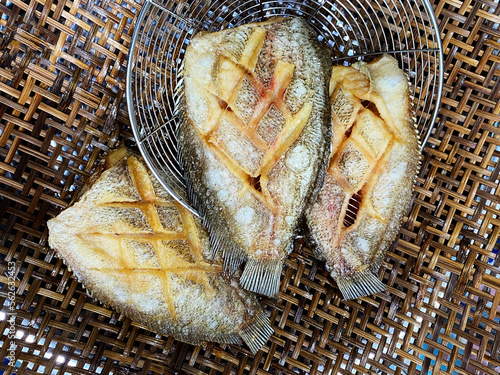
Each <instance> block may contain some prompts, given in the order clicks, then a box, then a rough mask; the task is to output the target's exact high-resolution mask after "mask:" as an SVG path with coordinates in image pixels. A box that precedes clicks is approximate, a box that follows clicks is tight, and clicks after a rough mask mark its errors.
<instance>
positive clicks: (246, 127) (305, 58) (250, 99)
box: [179, 18, 331, 296]
mask: <svg viewBox="0 0 500 375" xmlns="http://www.w3.org/2000/svg"><path fill="white" fill-rule="evenodd" d="M184 64H185V65H184V92H183V95H184V110H183V121H182V124H181V126H180V127H179V144H180V155H181V159H182V160H181V163H182V165H183V167H184V170H185V175H186V180H187V184H188V194H189V196H190V197H191V200H192V202H193V204H194V206H195V207H197V209H198V210H199V212H200V215H201V216H202V217H203V219H204V224H205V225H206V226H207V227H208V228H209V231H210V235H211V237H210V241H211V244H212V246H213V248H214V251H218V250H219V249H222V250H223V257H224V266H225V270H226V271H229V273H232V272H234V271H235V270H236V269H237V268H238V267H239V266H240V265H241V264H242V263H243V262H244V261H246V264H245V268H244V270H243V274H242V277H241V284H242V286H243V287H244V288H246V289H248V290H251V291H254V292H257V293H260V294H264V295H268V296H276V295H277V294H278V289H279V278H280V275H281V270H282V268H283V264H284V261H285V258H286V256H287V255H288V254H289V252H290V251H291V249H292V246H291V245H292V241H293V238H294V236H295V232H296V228H297V225H298V221H299V219H300V218H301V216H302V215H303V210H304V207H305V204H306V201H307V200H308V199H311V200H314V198H315V194H317V192H318V191H319V187H320V186H321V183H322V179H323V177H324V174H325V170H326V167H327V164H326V162H327V161H328V154H329V151H330V150H329V140H330V135H331V133H330V126H329V118H330V106H329V96H328V82H329V78H330V72H331V62H330V57H329V56H328V54H327V52H326V51H325V50H324V49H323V48H321V46H320V45H319V43H318V41H317V36H316V34H315V33H314V31H313V30H312V29H311V28H310V27H309V26H308V24H307V22H306V21H305V20H303V19H300V18H285V19H283V18H278V19H271V20H269V21H266V22H262V23H256V24H247V25H244V26H240V27H237V28H234V29H229V30H225V31H221V32H217V33H200V34H198V35H197V36H196V37H195V38H193V40H192V41H191V43H190V45H189V47H188V48H187V50H186V56H185V60H184Z"/></svg>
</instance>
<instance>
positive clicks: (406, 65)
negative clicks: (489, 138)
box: [127, 0, 443, 212]
mask: <svg viewBox="0 0 500 375" xmlns="http://www.w3.org/2000/svg"><path fill="white" fill-rule="evenodd" d="M273 16H289V17H296V16H300V17H304V18H306V19H307V20H308V21H309V23H310V25H311V26H312V27H313V28H314V29H315V30H316V31H317V33H318V39H319V40H320V42H321V43H323V44H324V46H325V48H328V49H329V50H330V51H331V54H332V61H333V63H334V64H345V65H347V64H351V63H354V62H355V61H357V60H371V59H373V58H375V57H376V56H377V55H380V54H381V53H385V52H387V53H391V54H393V55H394V56H395V57H396V58H397V59H398V61H399V64H400V67H401V68H402V69H403V70H404V71H405V72H406V73H407V74H408V77H409V79H410V82H411V84H412V91H413V95H414V97H415V104H416V115H417V122H418V128H419V132H420V137H421V140H422V144H425V143H426V141H427V138H428V137H429V135H430V133H431V130H432V125H433V124H434V121H435V119H436V115H437V111H438V107H439V104H440V100H441V89H442V84H443V56H442V48H441V39H440V36H439V31H438V27H437V22H436V18H435V16H434V12H433V9H432V7H431V5H430V4H429V2H428V1H427V0H418V1H404V0H403V1H394V0H336V1H330V0H312V1H298V0H297V1H293V0H292V1H284V0H283V1H267V0H247V1H234V0H229V1H203V0H185V1H183V0H180V1H173V0H166V1H163V2H161V1H160V0H155V1H151V0H146V2H145V3H144V5H143V8H142V10H141V13H140V15H139V18H138V20H137V24H136V27H135V31H134V35H133V37H132V43H131V46H130V55H129V60H128V67H127V104H128V110H129V114H130V119H131V122H132V129H133V131H134V135H135V138H136V140H137V143H138V146H139V149H140V151H141V153H142V155H143V157H144V159H145V161H146V163H147V164H148V166H149V167H150V168H151V170H152V171H153V173H154V174H155V175H156V177H157V178H158V179H159V180H160V182H161V183H162V185H164V187H165V188H166V189H167V190H168V191H169V192H170V193H171V194H172V195H173V196H174V197H175V198H176V199H177V200H178V201H180V202H181V203H182V204H183V205H184V206H186V207H187V208H189V209H190V210H191V211H193V212H196V211H195V210H194V209H193V208H192V207H191V206H190V204H189V202H188V200H187V197H186V193H185V184H184V179H183V174H182V170H181V168H180V167H179V162H178V142H177V138H176V128H177V125H178V123H179V94H178V91H177V89H178V87H179V85H180V83H181V80H182V75H181V74H180V72H181V69H182V65H183V59H184V52H185V51H186V48H187V46H188V44H189V41H190V40H191V39H192V38H193V36H194V35H195V34H196V33H197V32H198V31H202V30H207V31H218V30H221V29H225V28H230V27H235V26H239V25H242V24H245V23H250V22H258V21H262V20H264V19H266V18H269V17H273Z"/></svg>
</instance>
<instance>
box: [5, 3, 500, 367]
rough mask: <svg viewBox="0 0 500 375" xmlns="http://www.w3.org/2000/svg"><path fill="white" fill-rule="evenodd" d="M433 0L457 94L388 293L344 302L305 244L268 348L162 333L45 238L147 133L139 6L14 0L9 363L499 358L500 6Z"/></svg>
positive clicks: (385, 273)
mask: <svg viewBox="0 0 500 375" xmlns="http://www.w3.org/2000/svg"><path fill="white" fill-rule="evenodd" d="M194 2H197V3H198V2H200V1H199V0H195V1H194ZM178 3H179V6H183V5H185V4H186V3H187V1H186V0H178ZM434 7H435V12H436V15H437V17H438V23H439V26H440V30H441V32H442V37H443V47H444V52H445V86H444V95H443V105H442V108H441V110H440V115H439V117H438V120H437V123H436V128H435V131H434V133H433V135H432V136H431V138H430V140H429V143H428V147H426V149H425V153H424V159H423V168H422V170H421V173H420V176H419V179H418V187H417V189H416V193H415V195H414V199H413V203H412V208H411V210H410V211H409V215H408V218H407V220H406V223H405V225H404V228H402V230H401V235H400V240H399V242H398V243H397V245H395V246H393V248H392V249H391V250H390V251H389V253H388V256H387V258H386V261H385V263H384V265H383V267H382V268H381V271H380V273H381V276H382V277H383V278H384V281H385V282H386V283H387V284H388V285H389V290H388V292H386V293H384V294H380V295H377V296H374V297H370V298H364V299H363V300H359V301H350V302H343V301H342V300H341V299H340V297H339V295H338V294H337V289H336V288H335V287H334V286H332V280H331V278H330V277H328V276H327V272H326V270H325V268H324V265H323V264H322V263H321V262H318V261H316V260H315V259H314V257H313V256H312V254H311V252H310V250H308V249H307V247H305V246H302V244H300V243H297V246H296V249H295V251H294V253H292V256H291V257H290V260H289V261H288V263H287V265H288V267H287V268H286V269H285V270H284V273H283V280H282V284H281V293H280V296H279V298H278V299H277V300H274V301H271V300H266V301H265V303H266V304H267V306H268V308H269V311H270V312H271V321H272V322H273V326H274V329H275V332H276V333H275V335H274V336H273V337H272V338H271V340H270V341H269V342H268V344H267V346H266V347H264V348H263V350H262V351H261V352H259V353H258V354H257V355H256V356H252V355H251V354H250V353H249V351H248V350H247V349H245V348H240V347H237V346H219V345H215V344H208V345H206V346H203V347H193V346H190V345H186V344H182V343H178V342H177V341H175V340H173V339H172V338H168V337H165V336H159V335H156V334H155V333H152V332H149V331H147V330H146V329H144V327H142V326H141V325H140V324H139V323H137V322H132V321H130V320H129V319H127V318H124V317H123V316H121V315H119V314H117V313H116V312H114V311H113V310H112V309H110V308H109V307H108V306H103V305H101V304H99V303H98V302H96V301H93V300H92V299H91V298H90V297H88V296H87V294H86V293H85V291H84V290H83V289H82V286H81V285H80V284H79V283H78V282H76V281H75V280H74V278H73V277H72V274H71V272H69V271H68V270H67V268H66V267H65V266H64V265H63V263H62V261H61V260H60V259H59V258H57V257H56V256H55V254H54V252H53V251H52V250H50V249H49V248H48V247H47V235H48V233H47V228H46V220H47V219H49V218H50V217H52V216H54V215H56V214H57V213H58V212H59V210H61V209H62V208H64V207H65V206H66V205H67V204H68V203H69V201H70V200H71V199H72V197H74V196H75V195H76V193H77V191H78V189H80V188H81V187H82V186H83V183H84V182H85V180H86V179H87V177H88V176H89V174H90V173H91V172H92V170H93V169H94V168H95V167H96V165H97V163H98V161H99V160H100V159H101V158H102V156H103V155H104V154H105V153H106V152H107V151H108V150H109V149H110V148H111V147H114V146H115V145H117V144H118V143H120V142H124V141H125V140H126V139H131V138H132V136H131V133H130V132H129V121H128V117H127V112H126V108H125V101H124V100H123V96H124V92H125V82H124V80H125V71H126V66H125V65H126V56H127V53H128V47H129V44H130V39H131V35H132V32H133V28H134V22H135V19H136V17H137V15H138V12H139V10H140V8H141V4H140V3H138V2H134V1H132V0H120V1H117V0H103V1H94V0H87V1H85V0H75V1H64V0H60V1H58V0H38V1H35V0H33V1H29V0H24V1H21V0H9V1H7V0H0V12H1V13H2V18H1V19H0V37H1V41H0V118H1V120H0V132H1V134H0V213H1V214H0V220H1V221H0V254H1V255H0V303H1V304H2V310H1V311H2V312H1V313H0V335H1V336H0V342H1V348H0V359H3V358H5V357H7V356H8V355H9V352H8V348H9V346H10V340H9V339H8V333H7V331H8V329H9V328H10V327H11V326H10V318H11V317H12V316H14V317H15V328H16V330H17V332H18V337H16V338H15V339H14V340H13V341H14V343H16V344H17V345H18V347H17V349H16V351H15V357H16V358H17V362H16V366H15V367H9V366H8V364H6V363H4V364H1V365H0V374H1V373H2V371H4V373H5V374H10V373H12V372H17V373H19V374H21V373H22V374H34V373H45V374H65V373H70V374H95V373H102V374H110V373H113V374H135V373H137V374H146V373H148V372H150V373H157V374H169V373H175V372H176V371H177V372H180V373H191V374H215V373H224V374H230V373H233V374H266V373H284V374H289V373H297V372H299V373H311V374H314V373H323V374H330V373H332V374H338V373H341V374H351V373H358V374H375V373H384V374H428V373H434V374H439V373H450V374H451V373H456V374H496V373H498V372H499V371H500V358H499V357H500V333H499V332H500V310H499V305H500V292H498V293H497V292H496V291H497V290H498V291H500V278H499V277H500V256H498V248H499V244H498V243H497V241H498V238H499V234H500V219H499V217H498V215H499V214H500V191H499V189H498V184H499V173H500V160H499V157H500V130H499V127H498V122H499V120H500V101H499V99H500V78H499V76H500V69H499V63H500V57H499V55H498V53H499V49H500V42H499V40H500V32H499V31H498V27H499V23H500V16H499V14H500V5H499V4H498V2H495V1H490V0H480V1H470V0H463V1H462V0H441V1H439V0H435V1H434ZM9 262H14V263H15V270H14V272H13V273H14V275H15V280H16V281H15V290H16V300H15V307H16V308H15V310H14V311H10V310H9V306H8V305H9V302H10V301H9V300H8V299H7V297H8V291H9V270H8V265H9ZM11 264H12V263H11ZM21 333H22V337H21Z"/></svg>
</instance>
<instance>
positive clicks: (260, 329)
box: [240, 312, 274, 354]
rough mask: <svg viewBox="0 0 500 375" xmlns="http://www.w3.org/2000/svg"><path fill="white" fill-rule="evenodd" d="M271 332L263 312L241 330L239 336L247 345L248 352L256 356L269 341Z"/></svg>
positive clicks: (268, 321)
mask: <svg viewBox="0 0 500 375" xmlns="http://www.w3.org/2000/svg"><path fill="white" fill-rule="evenodd" d="M273 332H274V330H273V328H272V327H271V321H270V320H269V317H268V316H267V315H266V314H265V313H264V312H261V313H259V314H257V315H256V316H255V319H254V320H253V321H252V322H251V323H250V324H249V325H248V326H247V327H245V328H244V329H242V331H241V332H240V336H241V338H242V339H243V341H245V343H246V344H247V345H248V347H249V348H250V351H251V352H252V353H253V354H256V353H257V352H258V351H259V349H260V348H262V346H263V345H264V344H265V343H266V342H267V340H269V337H271V335H272V334H273Z"/></svg>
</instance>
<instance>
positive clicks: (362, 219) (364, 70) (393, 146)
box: [306, 55, 420, 299]
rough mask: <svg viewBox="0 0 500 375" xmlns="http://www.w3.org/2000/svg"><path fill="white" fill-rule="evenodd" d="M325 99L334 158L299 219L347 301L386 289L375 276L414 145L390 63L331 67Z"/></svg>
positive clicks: (405, 91)
mask: <svg viewBox="0 0 500 375" xmlns="http://www.w3.org/2000/svg"><path fill="white" fill-rule="evenodd" d="M330 95H331V109H332V128H333V134H334V135H333V138H332V150H333V153H332V156H331V158H330V166H329V168H328V173H327V175H326V177H325V180H324V185H323V187H322V189H321V191H320V193H319V196H318V199H317V201H316V202H315V203H314V204H313V205H311V206H309V207H308V209H307V210H306V220H307V225H308V227H309V229H310V235H311V239H312V240H313V242H314V243H315V245H316V248H315V253H316V256H317V257H318V258H319V259H321V260H325V261H326V265H327V268H328V269H329V271H330V272H331V276H332V277H333V278H334V279H335V281H336V282H337V284H338V286H339V289H340V291H341V292H342V294H343V296H344V298H346V299H354V298H359V297H362V296H366V295H369V294H372V293H378V292H380V291H383V290H385V286H384V284H383V283H382V282H381V281H380V280H379V278H378V277H377V276H376V272H377V271H378V269H379V267H380V265H381V263H382V261H383V259H384V257H385V253H386V250H387V247H388V246H389V245H390V244H391V243H392V242H393V241H394V239H395V237H396V235H397V233H398V231H399V227H400V225H401V222H402V219H403V215H404V213H405V211H406V209H407V207H408V204H409V202H410V199H411V195H412V189H413V185H414V182H415V178H416V176H417V173H418V168H419V160H420V152H419V140H418V136H417V132H416V128H415V121H414V118H413V117H412V116H413V113H412V109H411V98H410V94H409V85H408V81H407V78H406V76H405V75H404V73H403V71H402V70H400V69H399V68H398V63H397V61H396V59H394V58H393V57H390V56H389V55H383V57H381V58H380V59H378V60H376V61H373V62H372V63H369V64H366V63H363V62H359V63H357V64H355V65H354V67H343V66H338V67H333V71H332V77H331V82H330Z"/></svg>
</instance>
